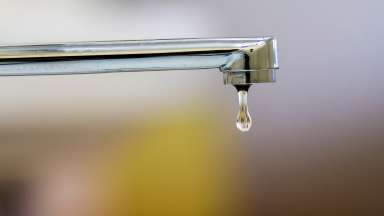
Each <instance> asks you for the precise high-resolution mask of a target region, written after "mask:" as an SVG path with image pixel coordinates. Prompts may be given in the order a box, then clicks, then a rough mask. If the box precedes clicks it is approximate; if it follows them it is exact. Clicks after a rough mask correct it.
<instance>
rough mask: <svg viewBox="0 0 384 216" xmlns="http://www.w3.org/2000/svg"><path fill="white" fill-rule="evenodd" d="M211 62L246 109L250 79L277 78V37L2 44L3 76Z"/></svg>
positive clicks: (180, 66) (192, 66)
mask: <svg viewBox="0 0 384 216" xmlns="http://www.w3.org/2000/svg"><path fill="white" fill-rule="evenodd" d="M211 68H218V69H219V70H220V71H221V72H223V76H224V84H226V85H234V86H235V87H236V89H237V90H238V92H239V102H240V111H241V110H242V105H245V108H247V106H246V95H245V96H244V94H245V93H246V92H247V90H248V88H249V87H250V85H252V84H254V83H263V82H275V80H276V71H277V70H278V69H279V66H278V58H277V44H276V39H274V38H273V37H254V38H212V39H162V40H129V41H109V42H108V41H100V42H74V43H56V44H43V45H2V46H0V76H27V75H67V74H91V73H110V72H134V71H160V70H184V69H186V70H189V69H211ZM240 93H241V94H240ZM243 108H244V106H243ZM243 111H244V110H243ZM239 114H240V113H239ZM243 114H244V115H243V116H240V117H239V115H238V123H239V122H241V120H239V118H243V123H244V122H246V121H248V124H249V125H243V126H244V127H248V129H249V127H250V117H249V113H248V110H247V109H246V110H245V111H244V112H243ZM247 114H248V117H249V120H247V119H246V118H247ZM238 127H239V126H238ZM239 129H240V128H239Z"/></svg>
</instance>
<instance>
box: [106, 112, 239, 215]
mask: <svg viewBox="0 0 384 216" xmlns="http://www.w3.org/2000/svg"><path fill="white" fill-rule="evenodd" d="M203 118H204V115H201V113H200V114H196V115H191V112H186V113H178V114H172V115H168V116H167V115H163V116H162V117H161V119H156V120H154V121H152V122H147V123H146V124H145V125H146V126H148V127H146V128H145V130H144V131H145V133H136V134H135V136H129V137H125V138H123V139H121V140H119V141H118V142H121V143H120V144H122V148H121V149H119V150H118V151H119V152H118V153H117V154H113V156H114V157H113V158H112V159H111V161H110V163H109V164H108V168H107V169H108V172H107V173H108V178H107V185H112V187H113V188H111V189H110V191H109V192H110V193H109V195H110V197H108V198H107V199H106V200H108V202H109V204H110V205H107V206H110V209H111V211H112V212H111V213H110V215H137V216H147V215H148V216H149V215H167V216H172V215H175V216H176V215H185V216H189V215H190V216H192V215H193V216H212V215H230V214H231V212H232V211H233V210H234V209H233V207H234V205H233V203H232V202H233V201H234V199H235V198H234V196H233V194H231V193H232V192H231V189H230V188H231V187H230V184H231V183H230V180H229V178H228V176H227V175H228V173H227V170H225V168H226V167H227V166H226V164H227V163H230V162H229V161H228V158H226V157H225V148H221V150H220V145H221V143H223V141H224V140H225V138H226V137H225V135H224V136H223V134H221V136H219V133H220V131H219V130H218V129H216V128H217V125H216V127H215V123H214V122H212V121H207V119H203ZM207 122H208V123H210V124H207ZM219 137H220V138H219Z"/></svg>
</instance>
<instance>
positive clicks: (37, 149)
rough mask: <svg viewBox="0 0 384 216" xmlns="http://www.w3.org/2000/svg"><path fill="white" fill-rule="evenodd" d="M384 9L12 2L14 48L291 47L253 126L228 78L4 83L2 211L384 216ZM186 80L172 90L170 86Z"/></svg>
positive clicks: (7, 14)
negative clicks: (123, 43) (214, 40)
mask: <svg viewBox="0 0 384 216" xmlns="http://www.w3.org/2000/svg"><path fill="white" fill-rule="evenodd" d="M383 8H384V3H382V1H380V0H368V1H354V0H337V1H334V0H323V1H308V0H307V1H306V0H291V1H283V0H268V1H266V0H237V1H216V0H214V1H202V0H201V1H200V0H195V1H186V0H178V1H172V0H163V1H149V0H140V1H139V0H131V1H130V0H125V1H124V0H66V1H57V0H50V1H48V0H34V1H26V0H12V1H11V0H0V29H1V30H0V31H1V34H0V43H1V44H15V43H16V44H19V43H48V42H67V41H95V40H96V41H100V40H128V39H159V38H184V37H187V38H191V37H192V38H193V37H252V36H263V35H274V36H276V37H277V38H278V43H279V51H280V53H279V56H280V67H281V70H280V71H279V72H278V76H277V79H278V82H277V83H273V84H260V85H255V86H253V87H252V88H251V90H250V95H249V99H248V101H249V105H250V112H251V114H252V117H253V128H252V129H251V131H250V132H248V133H241V132H239V131H238V130H237V129H236V126H235V117H236V113H237V109H238V106H237V96H236V92H235V90H234V88H232V87H230V86H224V85H223V81H222V74H221V73H220V72H218V71H217V70H200V71H164V72H146V73H118V74H99V75H78V76H53V77H51V76H39V77H2V78H1V79H0V101H1V104H0V215H1V216H3V215H4V216H8V215H9V216H15V215H20V216H24V215H27V216H61V215H71V216H99V215H100V216H101V215H135V216H151V215H166V216H172V215H186V216H189V215H191V216H208V215H209V216H212V215H213V216H215V215H220V216H222V215H251V216H253V215H260V216H265V215H266V216H267V215H271V216H274V215H380V214H383V213H384V205H383V204H384V203H383V200H384V183H383V182H384V172H383V167H384V133H383V132H384V97H383V90H384V85H383V83H384V73H383V66H384V65H383V60H382V59H380V58H381V57H382V56H383V54H382V50H383V49H384V43H383V37H384V30H383V20H384V15H383V12H382V11H383ZM171 77H172V79H171Z"/></svg>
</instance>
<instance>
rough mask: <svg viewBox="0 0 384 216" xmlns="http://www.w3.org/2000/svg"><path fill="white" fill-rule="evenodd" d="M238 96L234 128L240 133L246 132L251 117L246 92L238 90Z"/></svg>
mask: <svg viewBox="0 0 384 216" xmlns="http://www.w3.org/2000/svg"><path fill="white" fill-rule="evenodd" d="M237 94H238V96H239V113H238V114H237V119H236V126H237V128H238V129H239V130H240V131H241V132H247V131H249V129H250V128H251V126H252V119H251V115H250V114H249V111H248V103H247V97H248V90H247V89H245V90H244V89H238V92H237Z"/></svg>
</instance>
